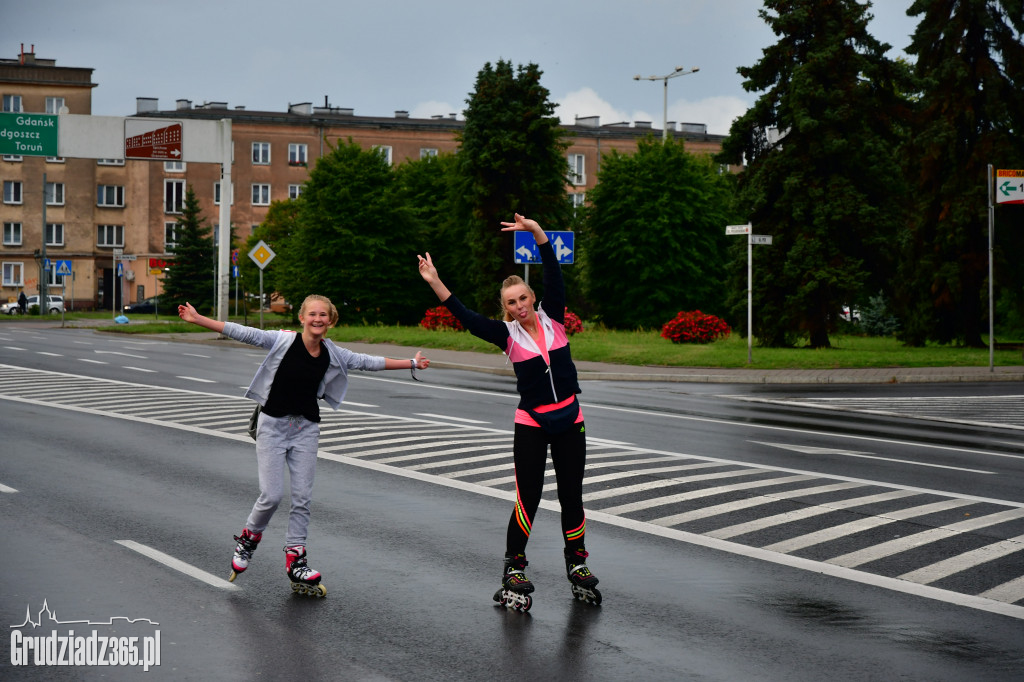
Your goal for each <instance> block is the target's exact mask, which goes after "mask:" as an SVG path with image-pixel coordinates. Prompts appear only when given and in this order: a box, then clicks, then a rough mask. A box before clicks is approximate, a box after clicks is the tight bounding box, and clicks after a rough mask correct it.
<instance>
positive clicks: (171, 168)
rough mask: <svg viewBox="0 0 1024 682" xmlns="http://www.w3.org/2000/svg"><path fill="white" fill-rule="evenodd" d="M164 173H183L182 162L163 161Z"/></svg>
mask: <svg viewBox="0 0 1024 682" xmlns="http://www.w3.org/2000/svg"><path fill="white" fill-rule="evenodd" d="M164 171H165V172H167V173H184V172H185V162H184V161H164Z"/></svg>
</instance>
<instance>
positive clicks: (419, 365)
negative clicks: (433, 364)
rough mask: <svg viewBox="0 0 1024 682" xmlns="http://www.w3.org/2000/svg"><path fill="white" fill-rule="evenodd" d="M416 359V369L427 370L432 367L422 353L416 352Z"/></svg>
mask: <svg viewBox="0 0 1024 682" xmlns="http://www.w3.org/2000/svg"><path fill="white" fill-rule="evenodd" d="M414 359H415V361H416V369H426V368H427V367H430V360H428V359H427V358H426V357H425V356H424V355H423V353H422V352H420V351H416V357H415V358H414Z"/></svg>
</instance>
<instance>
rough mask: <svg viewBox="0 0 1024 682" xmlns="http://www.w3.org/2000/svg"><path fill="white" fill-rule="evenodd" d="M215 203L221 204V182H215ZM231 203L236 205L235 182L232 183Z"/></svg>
mask: <svg viewBox="0 0 1024 682" xmlns="http://www.w3.org/2000/svg"><path fill="white" fill-rule="evenodd" d="M213 203H214V204H216V205H217V206H220V183H219V182H215V183H213ZM231 205H232V206H234V205H235V183H233V182H232V183H231Z"/></svg>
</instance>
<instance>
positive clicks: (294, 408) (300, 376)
mask: <svg viewBox="0 0 1024 682" xmlns="http://www.w3.org/2000/svg"><path fill="white" fill-rule="evenodd" d="M330 363H331V357H330V354H329V353H328V352H327V349H326V348H324V347H323V344H322V343H321V344H320V355H318V356H317V357H315V358H314V357H313V356H312V355H310V354H309V351H308V350H306V344H304V343H303V342H302V334H296V335H295V340H294V341H292V345H291V346H289V347H288V352H287V353H285V355H284V357H283V358H282V359H281V364H280V365H279V366H278V368H277V371H276V372H275V373H274V383H273V384H272V385H271V387H270V395H269V396H267V404H266V405H264V406H263V411H264V412H266V413H267V414H269V415H270V416H271V417H287V416H288V415H301V416H303V417H305V418H306V419H308V420H309V421H311V422H319V421H320V404H319V403H317V397H318V396H317V389H319V388H320V382H321V381H323V380H324V374H326V373H327V367H328V366H329V365H330Z"/></svg>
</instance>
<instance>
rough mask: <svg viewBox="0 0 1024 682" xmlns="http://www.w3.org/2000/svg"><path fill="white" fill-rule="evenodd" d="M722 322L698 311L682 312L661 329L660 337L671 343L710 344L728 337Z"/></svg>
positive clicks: (727, 326)
mask: <svg viewBox="0 0 1024 682" xmlns="http://www.w3.org/2000/svg"><path fill="white" fill-rule="evenodd" d="M730 331H731V330H730V329H729V325H727V324H726V323H725V321H724V320H722V319H720V318H717V317H715V316H714V315H708V314H707V313H702V312H701V311H699V310H691V311H682V312H680V313H679V314H678V315H676V316H675V318H673V319H671V320H669V321H668V322H666V323H665V325H664V326H663V327H662V328H661V336H662V337H663V338H666V339H668V340H669V341H671V342H672V343H711V342H712V341H717V340H718V339H724V338H726V337H727V336H729V332H730Z"/></svg>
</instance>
